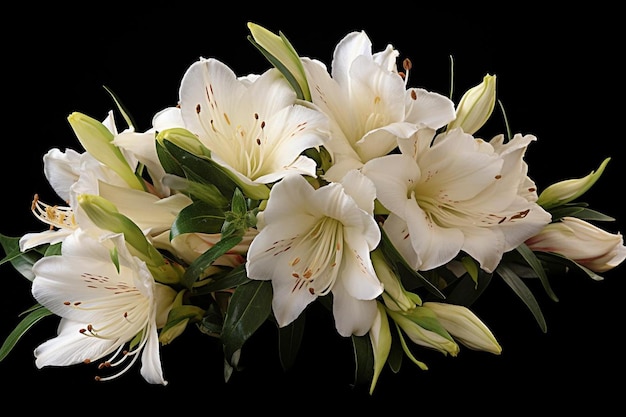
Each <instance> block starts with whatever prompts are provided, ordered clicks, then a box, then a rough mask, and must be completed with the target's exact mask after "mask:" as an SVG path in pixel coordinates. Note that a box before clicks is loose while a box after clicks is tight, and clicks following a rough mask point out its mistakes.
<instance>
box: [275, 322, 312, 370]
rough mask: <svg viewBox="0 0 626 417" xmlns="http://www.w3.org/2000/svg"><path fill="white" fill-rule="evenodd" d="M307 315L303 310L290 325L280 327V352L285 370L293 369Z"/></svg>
mask: <svg viewBox="0 0 626 417" xmlns="http://www.w3.org/2000/svg"><path fill="white" fill-rule="evenodd" d="M305 317H306V314H305V312H302V314H300V315H299V316H298V318H296V319H295V320H294V321H292V322H291V323H290V324H289V325H287V326H285V327H281V328H279V329H278V353H279V355H280V363H281V365H282V368H283V369H284V370H288V369H291V367H292V366H293V364H294V363H295V361H296V358H297V356H298V351H299V350H300V345H301V344H302V337H303V336H304V325H305V322H306V318H305Z"/></svg>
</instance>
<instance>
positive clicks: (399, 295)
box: [370, 249, 416, 311]
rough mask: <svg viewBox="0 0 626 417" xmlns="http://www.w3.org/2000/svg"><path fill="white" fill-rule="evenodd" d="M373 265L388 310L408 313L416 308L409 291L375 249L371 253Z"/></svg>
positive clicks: (379, 251)
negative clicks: (382, 288)
mask: <svg viewBox="0 0 626 417" xmlns="http://www.w3.org/2000/svg"><path fill="white" fill-rule="evenodd" d="M370 258H371V260H372V265H373V266H374V270H375V271H376V276H377V277H378V279H379V280H380V282H381V283H382V284H383V286H384V288H385V291H384V292H383V294H382V295H383V300H384V302H385V305H386V306H387V308H390V309H392V310H403V311H407V310H410V309H412V308H414V307H415V305H416V304H415V302H414V301H413V300H412V299H411V298H409V295H408V294H407V291H406V290H405V289H404V287H403V286H402V283H401V282H400V279H399V278H398V276H397V275H396V274H395V272H394V271H393V270H392V269H391V267H390V266H389V264H388V263H387V261H386V260H385V257H384V255H383V254H382V252H381V250H380V249H375V250H374V251H372V252H371V253H370Z"/></svg>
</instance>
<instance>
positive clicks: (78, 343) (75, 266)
mask: <svg viewBox="0 0 626 417" xmlns="http://www.w3.org/2000/svg"><path fill="white" fill-rule="evenodd" d="M112 250H116V251H117V252H116V253H117V259H118V263H119V270H118V269H117V268H116V265H115V264H114V263H113V261H112V259H111V253H112V252H111V251H112ZM33 273H34V274H35V279H34V281H33V286H32V293H33V296H34V297H35V299H36V300H37V301H38V302H39V303H40V304H41V305H43V306H44V307H46V308H47V309H49V310H50V311H51V312H52V313H54V314H56V315H57V316H60V317H61V321H60V323H59V327H58V335H57V336H56V337H55V338H52V339H50V340H48V341H46V342H44V343H43V344H41V345H40V346H38V347H37V348H36V349H35V357H36V365H37V367H39V368H41V367H44V366H69V365H74V364H78V363H88V362H93V361H98V360H101V359H105V361H104V362H103V365H104V369H107V368H109V367H110V368H116V367H121V369H120V370H119V371H118V372H116V373H114V374H113V375H111V376H105V377H103V378H101V379H103V380H104V379H110V378H114V377H116V376H119V375H120V374H121V373H124V372H126V371H127V370H128V369H130V367H131V366H132V365H133V364H134V363H135V362H136V361H137V359H138V357H139V356H141V363H142V365H141V375H142V376H143V377H144V378H145V379H146V381H148V382H150V383H154V384H166V383H167V382H166V381H165V379H164V378H163V373H162V369H161V362H160V354H159V342H158V334H157V331H158V329H159V328H160V327H162V326H163V325H164V324H165V322H166V319H167V314H168V311H169V309H170V308H171V306H172V303H173V301H174V298H175V297H176V291H174V290H173V289H172V288H170V287H169V286H165V285H161V284H158V283H156V282H155V281H154V279H153V278H152V276H151V275H150V272H149V271H148V269H147V267H146V265H145V264H144V263H143V262H141V261H139V260H138V259H137V258H135V257H133V256H131V255H130V253H129V252H128V250H127V249H126V245H125V243H124V239H123V236H121V235H112V236H110V237H109V238H107V239H105V240H98V239H94V238H93V237H91V236H90V235H89V234H87V233H85V232H84V231H82V230H80V229H79V230H77V231H76V232H75V233H73V234H71V235H70V236H68V237H67V238H66V239H65V241H64V242H63V247H62V254H61V255H57V256H48V257H44V258H42V259H41V260H39V261H38V262H37V263H35V265H34V266H33ZM131 341H132V343H131ZM127 349H128V351H126V350H127Z"/></svg>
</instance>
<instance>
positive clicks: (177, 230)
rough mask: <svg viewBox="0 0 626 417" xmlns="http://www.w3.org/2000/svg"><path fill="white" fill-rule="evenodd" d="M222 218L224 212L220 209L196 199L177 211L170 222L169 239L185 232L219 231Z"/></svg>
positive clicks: (210, 232) (212, 232)
mask: <svg viewBox="0 0 626 417" xmlns="http://www.w3.org/2000/svg"><path fill="white" fill-rule="evenodd" d="M224 218H225V217H224V212H223V211H222V210H221V209H218V208H215V207H212V206H210V205H209V204H207V203H205V202H202V201H196V202H194V203H192V204H190V205H188V206H186V207H184V208H183V209H182V210H181V211H180V212H179V213H178V216H176V219H175V220H174V222H173V223H172V227H171V231H170V239H173V238H175V237H176V236H178V235H182V234H185V233H207V234H215V233H219V232H220V230H221V229H222V224H223V223H224Z"/></svg>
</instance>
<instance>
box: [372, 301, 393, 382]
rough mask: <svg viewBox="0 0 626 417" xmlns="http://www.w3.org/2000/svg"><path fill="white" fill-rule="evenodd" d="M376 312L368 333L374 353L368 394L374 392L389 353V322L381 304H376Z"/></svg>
mask: <svg viewBox="0 0 626 417" xmlns="http://www.w3.org/2000/svg"><path fill="white" fill-rule="evenodd" d="M376 307H377V308H378V312H377V313H376V318H375V319H374V323H373V324H372V328H371V329H370V331H369V336H370V342H371V343H372V350H373V352H374V376H373V377H372V383H371V385H370V394H371V393H372V392H373V391H374V388H375V386H376V382H377V381H378V377H379V376H380V373H381V372H382V370H383V367H384V366H385V363H386V362H387V358H388V357H389V352H390V351H391V331H390V330H389V320H388V319H387V313H386V312H385V307H384V306H383V305H382V304H381V303H378V302H377V303H376Z"/></svg>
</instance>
